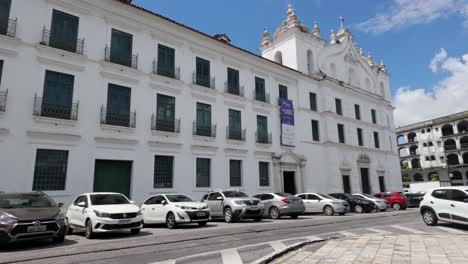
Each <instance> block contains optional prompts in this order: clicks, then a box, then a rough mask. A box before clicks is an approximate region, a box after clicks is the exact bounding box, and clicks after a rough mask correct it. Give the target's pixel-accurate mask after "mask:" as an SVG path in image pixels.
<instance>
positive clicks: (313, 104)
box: [309, 93, 317, 111]
mask: <svg viewBox="0 0 468 264" xmlns="http://www.w3.org/2000/svg"><path fill="white" fill-rule="evenodd" d="M309 103H310V110H312V111H317V94H315V93H309Z"/></svg>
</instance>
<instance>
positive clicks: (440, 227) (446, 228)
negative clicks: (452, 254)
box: [436, 226, 467, 235]
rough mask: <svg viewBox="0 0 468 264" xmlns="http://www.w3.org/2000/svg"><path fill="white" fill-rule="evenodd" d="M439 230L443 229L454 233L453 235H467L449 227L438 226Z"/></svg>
mask: <svg viewBox="0 0 468 264" xmlns="http://www.w3.org/2000/svg"><path fill="white" fill-rule="evenodd" d="M436 227H437V228H439V229H441V230H444V231H446V232H448V233H452V234H457V235H466V234H467V233H466V232H463V231H461V230H457V229H453V228H448V227H443V226H436Z"/></svg>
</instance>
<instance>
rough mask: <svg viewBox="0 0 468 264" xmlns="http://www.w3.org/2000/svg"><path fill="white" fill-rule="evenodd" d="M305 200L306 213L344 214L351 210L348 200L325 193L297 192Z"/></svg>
mask: <svg viewBox="0 0 468 264" xmlns="http://www.w3.org/2000/svg"><path fill="white" fill-rule="evenodd" d="M296 197H299V198H301V199H302V201H304V205H305V212H306V213H324V214H325V215H334V214H335V213H338V214H339V215H344V214H346V213H347V212H349V211H350V208H349V204H348V203H347V202H346V201H343V200H340V199H336V198H335V197H332V196H330V195H327V194H324V193H301V194H297V195H296Z"/></svg>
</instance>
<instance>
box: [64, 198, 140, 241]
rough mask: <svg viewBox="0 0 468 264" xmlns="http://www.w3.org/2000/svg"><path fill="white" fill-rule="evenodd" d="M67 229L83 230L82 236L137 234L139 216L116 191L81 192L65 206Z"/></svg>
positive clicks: (135, 207)
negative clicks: (112, 233)
mask: <svg viewBox="0 0 468 264" xmlns="http://www.w3.org/2000/svg"><path fill="white" fill-rule="evenodd" d="M66 222H67V225H68V232H69V233H72V232H73V229H80V230H84V231H85V234H86V238H88V239H92V238H94V237H95V235H96V233H108V232H118V231H130V232H131V233H132V234H138V233H140V230H141V228H142V227H143V216H142V214H141V211H140V208H139V207H138V206H137V205H135V204H134V203H133V202H132V201H130V200H129V199H128V198H127V197H126V196H125V195H123V194H120V193H104V192H100V193H85V194H82V195H80V196H78V197H77V198H76V199H75V200H74V202H73V204H72V205H70V207H69V208H68V211H67V216H66Z"/></svg>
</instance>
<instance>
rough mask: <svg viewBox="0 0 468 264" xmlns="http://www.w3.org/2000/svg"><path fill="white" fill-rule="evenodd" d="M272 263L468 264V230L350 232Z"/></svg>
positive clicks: (304, 248) (306, 247)
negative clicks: (451, 231) (365, 233)
mask: <svg viewBox="0 0 468 264" xmlns="http://www.w3.org/2000/svg"><path fill="white" fill-rule="evenodd" d="M271 263H273V264H315V263H342V264H344V263H372V264H384V263H385V264H387V263H392V264H393V263H395V264H399V263H401V264H403V263H404V264H408V263H411V264H413V263H415V264H429V263H434V264H443V263H444V264H445V263H448V264H450V263H452V264H458V263H459V264H466V263H468V234H467V235H463V234H461V233H460V234H455V233H449V234H437V235H427V234H423V233H421V234H399V235H395V234H387V235H384V234H379V235H375V234H374V235H371V234H367V235H361V236H347V237H345V238H341V239H337V240H332V241H330V242H324V243H318V244H312V245H309V246H305V247H303V248H301V249H300V250H298V251H295V252H292V253H290V254H287V255H284V256H283V257H280V258H279V259H276V260H275V261H272V262H271Z"/></svg>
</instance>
